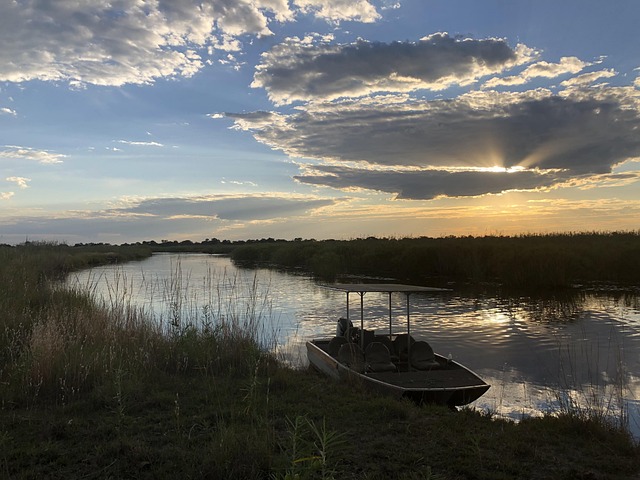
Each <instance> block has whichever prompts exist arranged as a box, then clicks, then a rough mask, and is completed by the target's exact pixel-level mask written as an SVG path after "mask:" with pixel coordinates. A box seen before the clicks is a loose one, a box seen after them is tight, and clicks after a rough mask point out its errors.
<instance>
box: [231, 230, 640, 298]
mask: <svg viewBox="0 0 640 480" xmlns="http://www.w3.org/2000/svg"><path fill="white" fill-rule="evenodd" d="M231 256H232V259H233V260H234V262H236V263H238V264H243V265H270V266H275V267H280V268H297V269H302V270H304V271H307V272H311V273H312V274H314V275H316V276H318V277H320V278H323V279H328V280H332V279H335V278H336V277H339V276H341V275H363V276H376V277H389V278H394V279H397V280H400V281H407V282H414V283H425V282H432V283H433V282H434V281H456V282H469V283H474V284H479V283H485V282H491V283H498V284H501V285H503V286H504V287H507V288H528V289H531V288H546V289H551V288H559V287H570V286H572V285H573V284H575V283H578V282H619V283H628V282H637V281H638V271H640V232H628V233H580V234H555V235H525V236H519V237H497V236H487V237H446V238H402V239H378V238H367V239H357V240H349V241H339V240H325V241H315V240H305V241H302V240H299V241H293V242H285V241H274V242H254V243H246V244H244V245H240V246H237V247H236V248H235V249H234V250H233V251H232V253H231Z"/></svg>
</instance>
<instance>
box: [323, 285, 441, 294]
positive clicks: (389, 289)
mask: <svg viewBox="0 0 640 480" xmlns="http://www.w3.org/2000/svg"><path fill="white" fill-rule="evenodd" d="M322 286H323V287H326V288H331V289H334V290H340V291H342V292H356V293H367V292H382V293H409V294H411V293H428V292H450V291H451V290H450V289H448V288H437V287H420V286H418V285H403V284H401V283H332V284H325V285H322Z"/></svg>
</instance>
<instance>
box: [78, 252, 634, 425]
mask: <svg viewBox="0 0 640 480" xmlns="http://www.w3.org/2000/svg"><path fill="white" fill-rule="evenodd" d="M69 284H70V285H71V286H74V287H80V288H86V289H88V290H90V291H91V292H93V294H94V295H96V298H98V299H102V300H103V301H105V302H106V303H107V304H112V305H123V304H126V305H129V306H134V307H135V308H139V309H142V310H143V311H144V312H146V313H147V314H148V315H149V316H150V317H151V318H153V319H154V321H157V322H161V323H164V324H169V323H170V322H171V321H172V320H173V319H175V318H179V319H180V322H181V324H183V325H186V324H190V325H195V326H199V325H202V324H204V323H206V322H215V321H217V319H220V318H234V319H235V320H239V321H244V319H243V317H245V316H251V317H252V319H253V320H252V321H254V320H255V319H258V320H259V321H260V322H261V330H260V331H261V333H260V334H261V336H262V338H263V341H264V342H265V345H268V346H269V347H270V348H274V349H275V350H277V352H278V354H279V355H280V356H281V358H282V359H283V360H284V361H286V362H289V363H290V364H292V365H296V366H305V365H306V362H307V360H306V350H305V341H306V340H307V339H310V338H313V337H316V336H330V335H333V334H334V332H335V322H336V320H337V319H338V318H339V317H340V316H345V315H346V296H345V294H344V293H341V292H337V291H334V290H330V289H327V288H324V287H322V286H320V285H319V284H318V283H317V282H316V281H314V280H313V279H312V278H310V277H307V276H303V275H297V274H293V273H286V272H280V271H275V270H270V269H242V268H237V267H235V266H234V265H233V264H232V263H231V261H230V259H229V258H227V257H223V256H215V255H203V254H156V255H153V256H152V257H150V258H148V259H146V260H143V261H140V262H131V263H127V264H125V265H118V266H104V267H98V268H94V269H91V270H86V271H82V272H79V273H76V274H74V275H72V276H71V277H70V278H69ZM354 297H355V298H354ZM410 300H411V302H410V304H411V331H412V334H413V335H414V336H415V337H419V338H420V339H425V340H427V341H428V342H429V343H430V344H431V345H432V346H433V348H434V350H435V351H436V352H438V353H441V354H444V355H448V354H451V355H452V356H453V358H454V359H456V360H458V361H459V362H461V363H463V364H464V365H466V366H467V367H469V368H471V369H472V370H474V371H475V372H476V373H478V374H479V375H480V376H481V377H482V378H483V379H484V380H485V381H486V382H487V383H489V384H491V385H492V387H491V389H490V390H489V391H488V392H487V393H486V394H485V395H484V396H483V397H481V398H480V399H479V400H478V401H477V402H475V404H474V405H473V406H474V407H475V408H478V409H481V410H485V411H491V412H493V413H494V414H496V415H500V416H504V417H508V418H511V419H514V420H518V419H521V418H523V416H530V415H540V414H542V413H544V412H548V411H557V410H558V408H560V407H561V406H563V405H564V406H566V405H569V404H574V403H575V404H576V405H577V406H578V407H579V408H582V409H594V410H595V409H597V410H598V411H601V412H603V413H605V414H610V415H612V416H613V418H615V419H618V420H620V419H621V418H622V417H621V415H620V412H621V409H622V412H623V416H624V417H625V418H626V422H628V426H629V428H630V429H631V431H632V432H633V434H634V436H635V437H636V438H640V295H638V294H637V292H636V293H635V294H634V293H629V292H625V291H621V290H617V289H607V290H602V289H600V290H588V289H582V290H580V291H577V292H576V293H575V294H574V295H571V296H567V297H566V298H562V299H558V298H540V297H526V296H520V297H513V296H510V297H503V296H499V295H496V294H486V293H473V294H469V293H463V292H461V291H457V290H456V288H453V289H452V290H451V291H449V292H443V293H437V294H428V295H419V294H414V295H412V296H411V297H410ZM349 308H350V310H349V314H350V317H351V318H352V319H353V320H354V323H356V324H357V323H359V320H360V299H359V296H358V295H352V296H351V300H350V307H349ZM388 308H389V300H388V296H387V295H386V294H375V293H368V294H366V295H365V300H364V318H365V322H366V326H367V328H369V329H375V330H377V331H382V332H388V331H389V316H388ZM392 310H393V314H394V320H395V325H394V333H399V332H402V331H403V330H406V299H405V296H404V295H402V294H399V295H398V296H397V297H395V296H393V297H392Z"/></svg>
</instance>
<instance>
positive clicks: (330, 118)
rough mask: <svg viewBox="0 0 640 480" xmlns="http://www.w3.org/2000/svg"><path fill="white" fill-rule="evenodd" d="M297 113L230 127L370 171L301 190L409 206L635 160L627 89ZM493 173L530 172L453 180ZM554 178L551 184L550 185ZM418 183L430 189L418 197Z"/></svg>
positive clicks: (349, 104) (321, 178)
mask: <svg viewBox="0 0 640 480" xmlns="http://www.w3.org/2000/svg"><path fill="white" fill-rule="evenodd" d="M299 110H300V112H299V113H295V114H292V115H289V116H285V115H279V116H277V117H276V116H274V118H277V121H273V122H264V121H257V122H255V123H254V122H253V121H252V119H250V118H248V117H244V118H241V119H238V118H237V119H236V126H237V128H243V129H246V130H250V131H253V133H254V135H255V137H256V138H257V139H258V140H260V141H261V142H263V143H266V144H268V145H270V146H272V147H274V148H278V149H281V150H283V151H284V152H285V153H287V154H288V155H290V156H292V157H298V158H310V159H317V160H320V161H326V162H330V163H337V164H341V163H342V164H344V163H347V162H352V163H353V162H365V163H366V164H368V165H369V166H368V167H367V168H366V169H364V168H363V169H352V168H342V167H341V168H335V169H333V167H326V168H324V167H322V168H319V171H324V172H325V173H323V174H320V175H316V174H311V175H300V176H298V177H297V179H298V180H299V181H301V182H305V183H312V184H316V185H319V184H323V185H330V186H339V187H340V188H348V187H349V186H353V187H360V188H374V189H379V190H383V191H394V192H397V193H401V195H403V196H405V197H407V198H432V196H434V195H441V194H444V195H477V194H479V193H481V192H482V190H484V193H490V192H493V193H495V192H497V191H498V190H499V188H501V187H500V185H502V184H503V182H505V179H507V178H508V179H510V181H514V180H515V179H516V178H517V179H520V180H519V181H524V184H520V183H519V182H516V184H514V185H513V186H510V185H509V184H508V183H509V182H506V183H505V184H504V189H509V188H536V187H546V186H549V185H550V184H552V183H557V182H561V181H562V182H564V181H566V180H568V179H569V178H571V177H572V176H573V177H581V176H584V175H596V174H603V173H608V172H611V170H612V168H613V167H614V166H615V165H616V164H619V163H622V162H624V161H625V160H627V159H629V158H632V157H639V156H640V135H638V132H639V131H640V102H639V100H638V93H637V90H636V89H634V88H632V87H617V88H614V87H599V88H590V89H572V90H568V91H564V92H561V93H560V94H552V93H551V92H550V91H547V90H535V91H529V92H525V93H498V92H493V91H489V92H473V93H470V94H466V95H462V96H460V97H458V98H456V99H452V100H438V101H422V100H416V99H411V98H409V97H407V96H402V95H396V96H381V97H373V98H367V99H362V100H354V101H343V102H331V103H322V104H309V105H307V106H305V107H299ZM344 166H345V165H343V167H344ZM346 166H349V167H351V166H352V165H346ZM398 166H401V167H403V169H407V168H410V167H411V168H414V169H415V170H416V171H415V172H410V171H403V172H402V173H401V174H400V173H398V171H397V170H398V169H395V170H394V169H393V167H398ZM491 167H502V168H505V169H512V168H514V167H518V168H521V169H525V170H533V172H529V173H527V174H526V176H525V175H518V176H513V173H511V174H509V175H507V176H505V177H504V179H502V180H499V179H498V177H496V176H494V175H495V172H481V173H482V177H481V176H480V175H479V174H478V172H477V171H475V172H472V173H470V174H468V175H466V174H465V175H460V174H459V171H460V170H464V169H467V170H478V169H481V168H491ZM332 169H333V170H332ZM389 169H391V170H393V171H392V172H390V171H389ZM425 169H430V170H440V171H453V170H456V171H458V173H456V174H455V175H452V176H448V175H445V173H441V174H440V175H442V177H443V178H439V179H438V180H437V181H444V178H446V179H447V180H446V182H449V181H451V182H453V180H452V179H453V178H455V179H458V181H460V182H461V183H460V187H459V188H454V186H453V185H452V184H451V185H449V186H448V187H447V188H446V189H445V190H443V191H442V192H438V191H435V193H433V194H432V193H430V192H432V191H434V190H433V188H432V187H431V186H430V183H429V182H431V181H433V179H434V176H433V175H434V174H433V172H432V171H428V172H426V173H425ZM536 170H537V171H538V172H536ZM327 174H329V175H327ZM543 174H544V175H543ZM356 176H357V177H358V178H357V179H356V178H355V177H356ZM552 176H555V177H556V180H554V181H552V180H550V179H551V178H552ZM385 177H386V178H387V180H383V178H385ZM480 178H483V180H482V182H485V185H486V187H484V188H482V187H481V188H473V187H472V185H473V183H474V182H472V181H471V179H477V181H478V182H481V180H480ZM421 182H427V184H428V185H427V186H426V187H425V188H422V189H421V188H420V186H419V184H420V183H421ZM366 185H370V187H366ZM374 185H378V186H374ZM392 185H394V186H395V187H393V188H392V187H391V186H392ZM420 191H424V192H429V193H426V194H423V193H417V192H420Z"/></svg>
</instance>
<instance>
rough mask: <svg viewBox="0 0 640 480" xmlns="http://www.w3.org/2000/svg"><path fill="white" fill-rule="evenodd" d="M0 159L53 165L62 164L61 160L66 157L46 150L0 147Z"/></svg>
mask: <svg viewBox="0 0 640 480" xmlns="http://www.w3.org/2000/svg"><path fill="white" fill-rule="evenodd" d="M0 158H12V159H24V160H34V161H36V162H38V163H42V164H55V163H62V159H63V158H66V155H63V154H61V153H52V152H49V151H47V150H35V149H33V148H29V147H20V146H16V145H4V146H3V147H0Z"/></svg>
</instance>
